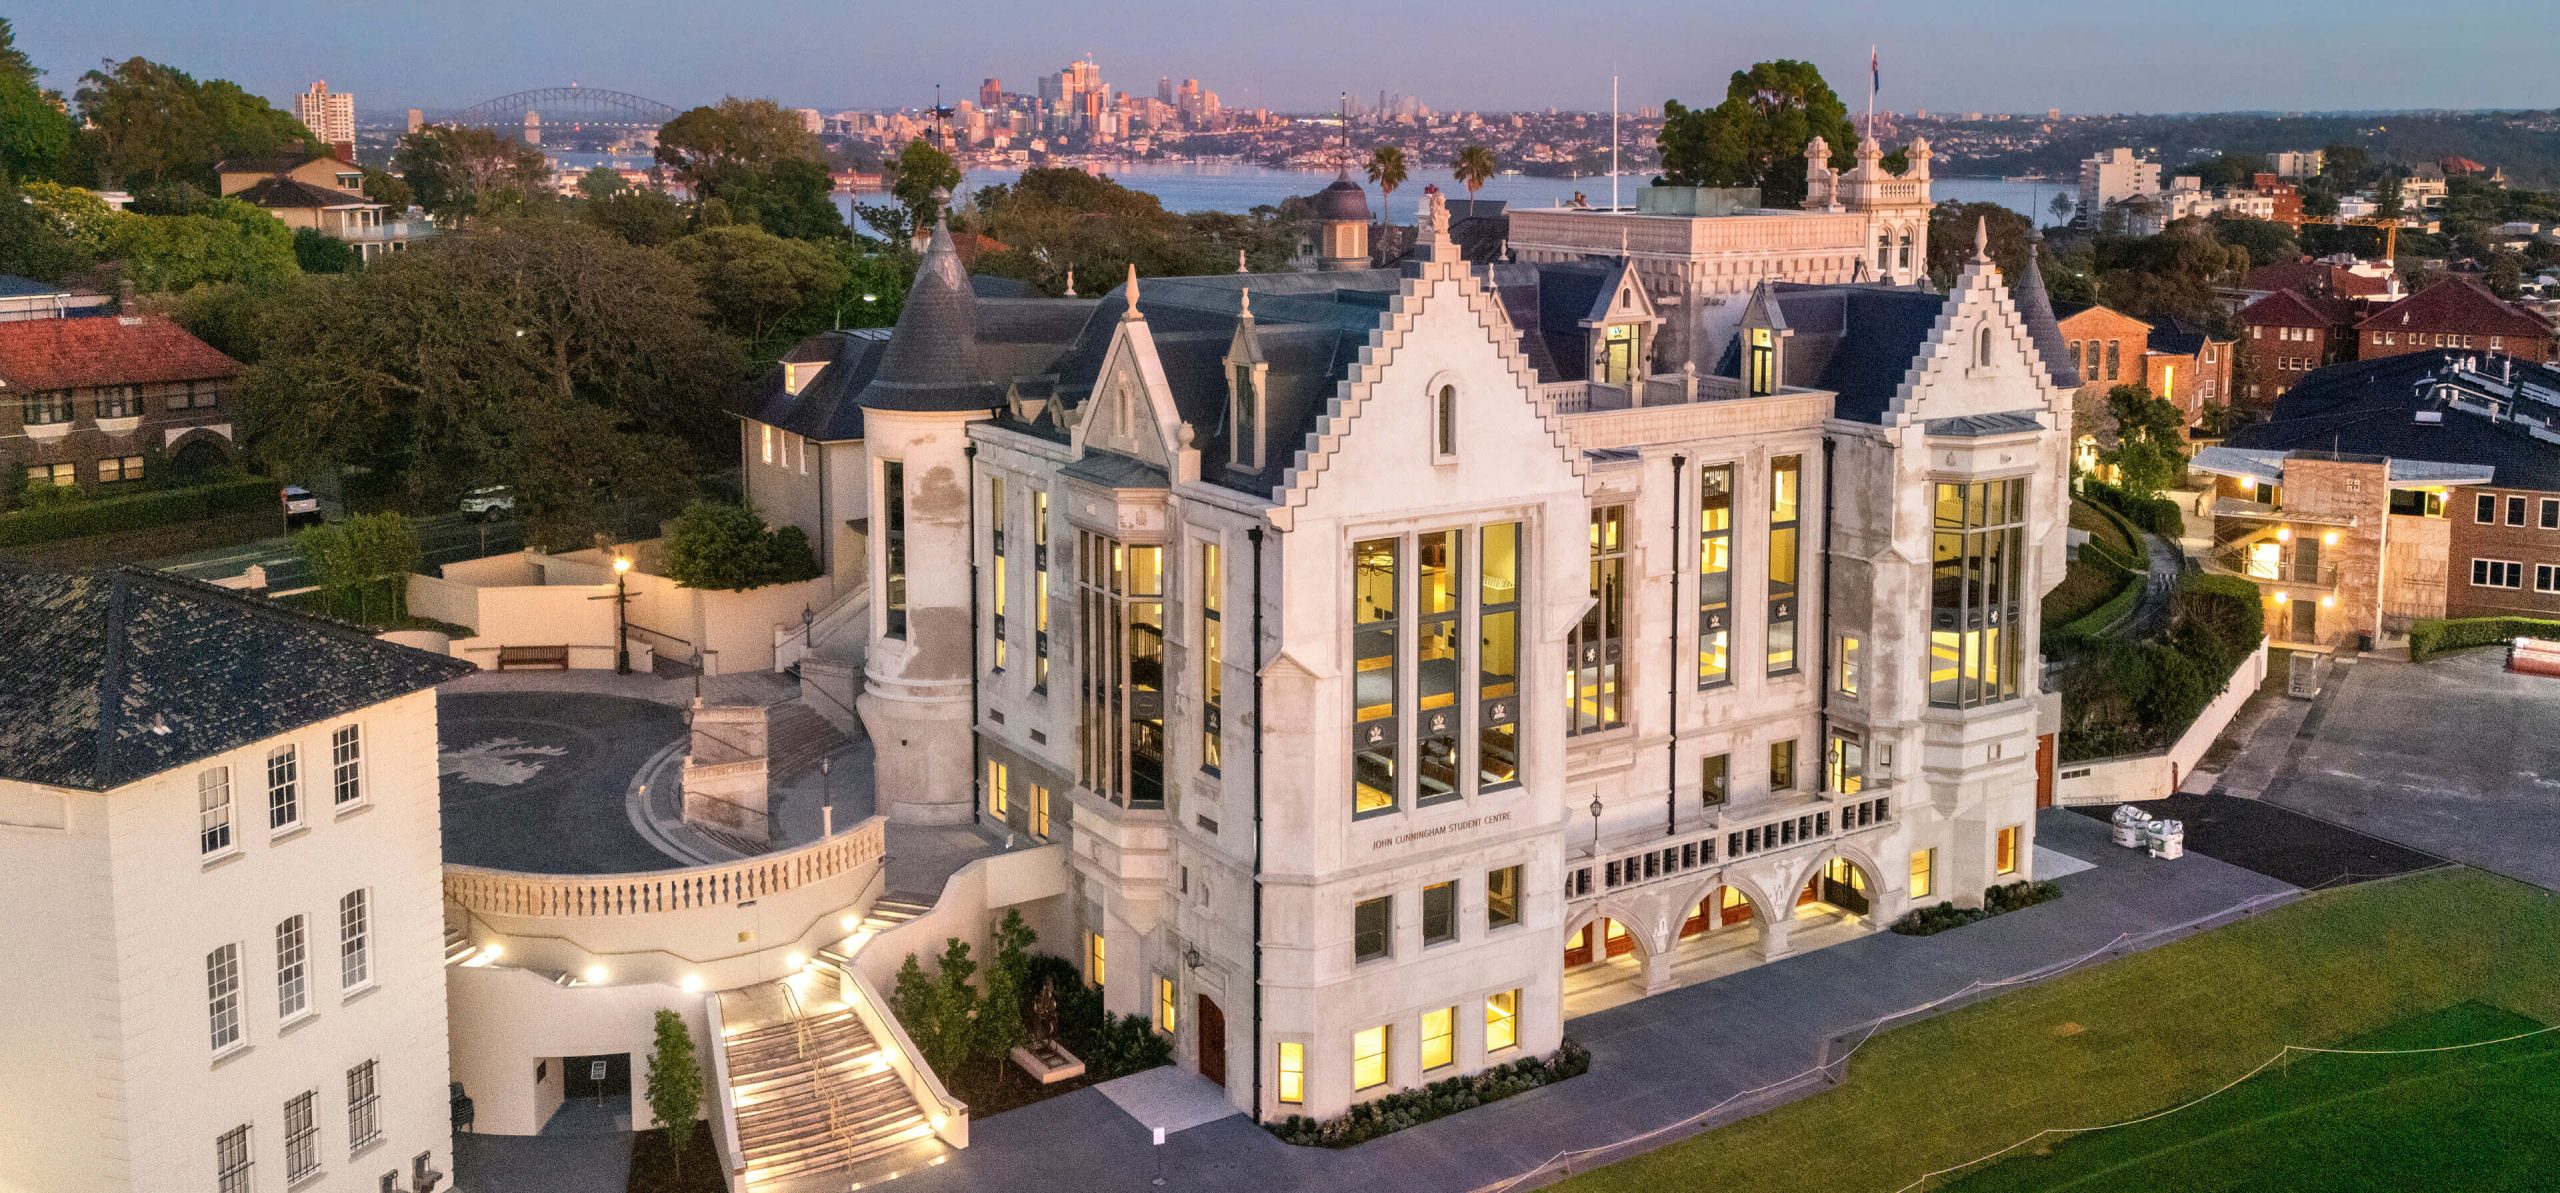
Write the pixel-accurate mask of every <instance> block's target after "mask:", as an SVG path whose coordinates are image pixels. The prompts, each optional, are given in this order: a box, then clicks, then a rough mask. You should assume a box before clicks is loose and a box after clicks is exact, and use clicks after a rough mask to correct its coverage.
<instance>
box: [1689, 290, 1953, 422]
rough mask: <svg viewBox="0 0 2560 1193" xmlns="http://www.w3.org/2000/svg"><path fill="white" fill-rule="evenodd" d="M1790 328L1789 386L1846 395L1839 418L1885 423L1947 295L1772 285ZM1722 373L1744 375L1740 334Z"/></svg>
mask: <svg viewBox="0 0 2560 1193" xmlns="http://www.w3.org/2000/svg"><path fill="white" fill-rule="evenodd" d="M1769 291H1770V297H1771V298H1773V299H1774V300H1776V302H1777V303H1778V308H1779V311H1780V313H1781V314H1783V315H1784V316H1785V318H1786V321H1787V326H1788V328H1789V329H1790V330H1791V331H1792V332H1793V333H1794V334H1792V335H1790V336H1788V337H1787V342H1786V354H1785V372H1786V376H1785V377H1783V378H1780V380H1781V381H1783V382H1784V383H1786V384H1788V385H1793V386H1801V387H1803V388H1806V389H1827V390H1830V391H1832V392H1833V393H1836V394H1838V395H1840V398H1839V401H1838V402H1837V403H1836V404H1835V405H1834V406H1833V407H1832V412H1833V415H1834V417H1837V418H1844V419H1853V420H1856V421H1859V422H1882V421H1884V413H1885V411H1886V409H1888V408H1889V407H1891V406H1892V404H1893V396H1894V394H1895V393H1897V392H1899V391H1900V389H1901V388H1902V378H1903V374H1905V373H1907V372H1909V371H1910V369H1911V365H1912V362H1913V361H1916V360H1918V359H1919V357H1920V348H1921V346H1922V345H1924V344H1926V343H1928V341H1929V333H1930V332H1931V331H1932V330H1933V329H1935V328H1936V326H1937V323H1938V313H1939V311H1940V310H1942V309H1944V308H1945V306H1946V303H1947V297H1946V295H1943V294H1932V293H1930V292H1928V291H1926V290H1915V289H1910V288H1907V287H1901V286H1880V285H1870V284H1856V283H1853V284H1848V285H1827V286H1825V285H1804V284H1798V283H1793V282H1777V283H1773V284H1771V285H1770V287H1769ZM1716 373H1717V374H1718V375H1720V376H1725V377H1739V376H1741V375H1742V354H1741V351H1740V341H1739V340H1730V341H1727V342H1726V344H1725V347H1724V355H1723V356H1722V357H1721V358H1719V359H1718V360H1717V362H1716Z"/></svg>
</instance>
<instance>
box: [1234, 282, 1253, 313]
mask: <svg viewBox="0 0 2560 1193" xmlns="http://www.w3.org/2000/svg"><path fill="white" fill-rule="evenodd" d="M1236 316H1237V317H1238V318H1241V319H1251V318H1253V287H1251V286H1247V287H1245V288H1244V289H1242V290H1241V291H1239V292H1238V296H1237V299H1236Z"/></svg>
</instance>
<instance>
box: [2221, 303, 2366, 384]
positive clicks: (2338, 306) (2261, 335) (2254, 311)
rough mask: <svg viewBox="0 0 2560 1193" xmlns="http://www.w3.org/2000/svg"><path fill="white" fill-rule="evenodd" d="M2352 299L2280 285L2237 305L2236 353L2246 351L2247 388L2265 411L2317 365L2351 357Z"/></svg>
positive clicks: (2322, 365)
mask: <svg viewBox="0 0 2560 1193" xmlns="http://www.w3.org/2000/svg"><path fill="white" fill-rule="evenodd" d="M2356 314H2357V312H2356V306H2355V304H2354V303H2353V302H2351V301H2349V300H2347V299H2343V298H2336V297H2331V296H2327V295H2315V294H2313V293H2309V292H2306V291H2303V290H2299V289H2291V288H2287V289H2282V290H2278V291H2276V292H2274V293H2272V294H2269V295H2267V296H2266V297H2264V298H2260V299H2258V300H2257V301H2256V302H2252V303H2250V304H2249V305H2247V306H2245V307H2242V308H2240V326H2241V351H2244V352H2247V353H2248V354H2249V384H2248V392H2247V393H2244V394H2241V395H2239V397H2240V400H2241V401H2242V402H2243V403H2245V404H2247V405H2250V406H2255V407H2258V408H2260V409H2264V408H2265V407H2266V406H2268V405H2270V404H2272V403H2273V402H2274V401H2275V400H2276V399H2278V398H2281V397H2283V396H2284V394H2285V391H2286V390H2289V389H2292V388H2293V386H2294V383H2295V382H2298V381H2300V380H2302V378H2304V377H2305V376H2307V375H2309V374H2310V373H2312V372H2313V371H2314V370H2317V369H2325V368H2327V367H2329V366H2330V365H2333V364H2337V363H2339V362H2340V361H2345V360H2351V359H2354V357H2355V343H2356V337H2355V324H2356Z"/></svg>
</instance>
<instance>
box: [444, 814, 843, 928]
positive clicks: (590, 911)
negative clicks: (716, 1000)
mask: <svg viewBox="0 0 2560 1193" xmlns="http://www.w3.org/2000/svg"><path fill="white" fill-rule="evenodd" d="M884 823H885V822H884V821H883V820H882V819H881V818H880V817H877V816H874V817H871V818H869V819H867V820H864V821H863V822H862V823H860V824H858V825H855V826H854V827H853V828H850V829H847V830H845V831H844V832H840V833H837V834H836V835H834V836H832V837H827V838H824V839H822V840H818V841H814V842H811V843H810V844H807V845H803V846H800V847H799V848H796V849H790V850H786V851H783V852H780V853H768V854H763V855H761V856H757V857H751V858H747V859H746V860H744V861H736V862H727V863H723V864H720V865H712V866H690V867H686V868H684V869H680V870H653V871H650V872H647V873H643V874H604V875H594V876H586V875H557V874H522V873H517V872H514V871H510V870H490V869H485V868H482V867H479V866H463V865H455V864H451V863H447V864H446V866H445V868H444V893H445V897H446V898H448V899H451V900H453V901H454V902H455V903H458V904H461V905H462V906H463V907H464V908H466V909H468V910H470V911H471V912H473V913H475V914H478V915H483V916H491V915H496V916H579V917H584V916H626V915H648V914H653V913H656V912H666V911H687V910H692V909H696V908H705V907H728V906H734V905H736V904H739V903H744V902H748V901H750V900H755V899H761V898H764V897H766V896H769V895H777V894H780V893H782V892H784V891H789V890H793V889H795V888H798V887H802V886H807V885H809V884H810V883H814V882H821V881H824V880H826V879H829V878H833V877H835V876H837V875H839V874H843V873H845V872H846V871H849V870H854V869H857V868H859V867H863V866H868V865H873V864H876V863H878V862H879V861H880V860H881V857H882V855H883V853H884V852H885V849H884V846H885V843H886V842H885V838H884V837H883V835H882V826H883V825H884Z"/></svg>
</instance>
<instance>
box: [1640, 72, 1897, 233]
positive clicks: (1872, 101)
mask: <svg viewBox="0 0 2560 1193" xmlns="http://www.w3.org/2000/svg"><path fill="white" fill-rule="evenodd" d="M1868 102H1870V103H1872V102H1874V101H1872V100H1870V101H1868ZM1617 209H1618V76H1616V75H1611V76H1609V210H1611V211H1616V210H1617Z"/></svg>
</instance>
